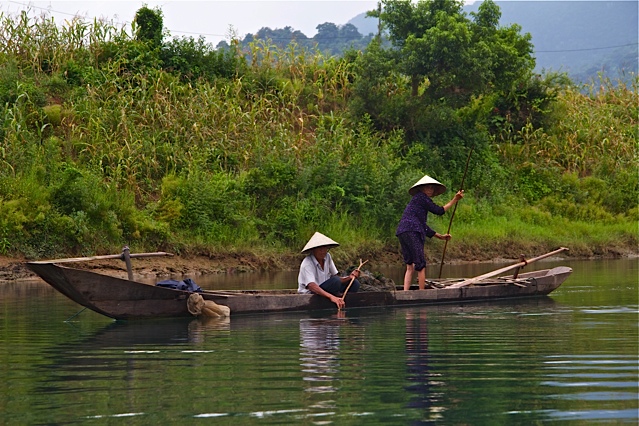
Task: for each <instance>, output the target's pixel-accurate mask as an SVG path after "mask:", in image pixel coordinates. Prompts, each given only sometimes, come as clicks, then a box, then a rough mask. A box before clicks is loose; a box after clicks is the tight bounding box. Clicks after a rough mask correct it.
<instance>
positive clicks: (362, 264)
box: [342, 259, 368, 300]
mask: <svg viewBox="0 0 639 426" xmlns="http://www.w3.org/2000/svg"><path fill="white" fill-rule="evenodd" d="M366 262H368V259H367V260H365V261H363V262H362V259H360V260H359V266H358V267H357V269H355V270H356V271H359V270H360V269H361V268H362V266H364V264H365V263H366ZM353 281H355V277H353V278H351V282H350V283H348V287H346V290H344V294H343V295H342V300H344V298H345V297H346V293H348V290H349V289H350V288H351V285H353Z"/></svg>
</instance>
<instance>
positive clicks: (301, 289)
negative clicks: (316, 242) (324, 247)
mask: <svg viewBox="0 0 639 426" xmlns="http://www.w3.org/2000/svg"><path fill="white" fill-rule="evenodd" d="M333 275H337V268H336V267H335V263H333V258H332V257H331V255H330V253H326V257H325V258H324V268H322V267H321V266H320V264H319V262H318V261H317V259H315V256H313V253H311V254H309V255H308V256H306V257H305V258H304V260H302V264H301V265H300V273H299V275H298V276H297V283H298V286H297V292H298V293H312V292H311V291H310V290H309V289H308V288H306V286H307V285H309V284H310V283H315V284H317V285H319V284H322V283H323V282H324V281H326V280H327V279H329V278H330V277H332V276H333Z"/></svg>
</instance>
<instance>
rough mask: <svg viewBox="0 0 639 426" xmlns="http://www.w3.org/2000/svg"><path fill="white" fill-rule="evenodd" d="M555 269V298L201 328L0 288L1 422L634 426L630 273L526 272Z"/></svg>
mask: <svg viewBox="0 0 639 426" xmlns="http://www.w3.org/2000/svg"><path fill="white" fill-rule="evenodd" d="M558 265H566V266H570V267H572V268H573V269H574V273H573V274H572V276H571V277H570V278H568V280H567V281H566V282H565V283H564V284H563V285H562V287H560V288H559V289H558V290H556V291H555V292H554V293H552V294H551V295H550V296H549V297H542V298H531V299H525V300H524V299H522V300H509V301H501V302H493V303H474V304H464V305H461V304H451V305H442V306H430V307H407V308H387V309H361V310H349V309H346V311H345V312H344V314H343V315H340V316H338V315H336V314H335V312H328V311H327V312H322V313H317V314H299V313H289V314H278V315H256V316H245V317H241V316H240V317H235V318H233V317H231V319H227V320H213V319H212V320H209V321H200V320H197V319H186V320H162V321H143V322H130V323H125V322H113V321H111V320H109V319H108V318H105V317H102V316H100V315H98V314H95V313H93V312H90V311H83V312H80V313H79V314H78V315H77V316H74V315H75V314H77V313H78V311H80V308H79V307H78V305H76V304H75V303H73V302H71V301H69V300H67V299H66V298H65V297H64V296H62V295H60V294H58V293H57V292H55V291H54V290H53V289H51V288H50V287H49V286H48V285H46V284H44V283H42V282H12V283H6V284H0V300H1V306H0V359H1V360H2V362H1V363H0V383H1V385H0V386H1V387H0V424H4V425H12V424H15V425H23V424H31V425H36V424H56V425H62V424H128V425H137V424H139V425H147V424H234V425H235V424H242V425H245V424H246V425H261V424H277V425H280V424H306V425H316V424H317V425H327V424H334V425H344V424H346V425H348V424H366V425H369V424H384V425H386V424H397V425H418V424H442V425H447V424H449V425H499V424H509V425H510V424H521V425H531V424H542V423H553V424H561V425H600V424H633V425H634V424H637V423H638V421H639V415H638V409H639V403H638V399H639V376H638V372H639V362H638V340H639V339H638V336H639V335H638V319H639V316H638V310H639V306H638V305H639V301H638V298H639V296H638V288H639V270H638V262H637V260H636V259H632V260H597V261H563V262H557V261H549V262H541V261H540V262H538V263H536V264H535V265H534V268H532V267H529V268H528V269H537V268H542V267H543V268H545V267H552V266H558ZM531 266H532V265H531ZM498 267H499V265H494V264H491V265H465V266H455V267H454V268H455V269H456V270H457V272H459V273H460V275H459V276H474V275H479V274H481V273H483V272H486V271H488V270H492V269H496V268H498ZM451 268H453V267H451ZM464 268H468V269H467V270H464ZM291 274H292V275H291ZM385 274H387V276H390V277H392V278H393V279H395V280H396V282H401V276H402V271H401V269H398V268H394V269H393V268H389V269H388V270H387V271H385ZM291 277H292V278H291ZM233 280H235V281H233ZM285 280H287V281H285ZM289 281H291V282H290V283H289V284H287V285H286V286H291V287H294V286H295V274H294V273H288V274H284V275H278V276H277V279H275V278H274V276H273V275H272V274H244V275H240V276H214V277H198V278H197V282H198V284H200V285H202V286H203V287H205V288H229V286H230V284H233V285H234V286H235V287H236V288H241V287H246V286H252V287H253V288H256V287H261V288H269V287H280V288H281V287H282V286H283V284H282V283H286V282H289Z"/></svg>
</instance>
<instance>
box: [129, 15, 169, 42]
mask: <svg viewBox="0 0 639 426" xmlns="http://www.w3.org/2000/svg"><path fill="white" fill-rule="evenodd" d="M135 23H136V24H137V29H136V34H135V37H136V40H138V41H143V42H146V43H148V44H149V46H150V47H152V48H159V47H160V46H161V45H162V38H163V36H162V30H163V23H164V18H163V16H162V10H160V9H157V8H156V9H149V8H148V7H146V6H144V7H141V8H140V9H138V11H137V12H136V13H135Z"/></svg>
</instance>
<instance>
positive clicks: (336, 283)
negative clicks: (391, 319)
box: [297, 232, 359, 309]
mask: <svg viewBox="0 0 639 426" xmlns="http://www.w3.org/2000/svg"><path fill="white" fill-rule="evenodd" d="M337 246H339V244H338V243H336V242H335V241H333V240H331V239H330V238H328V237H327V236H326V235H324V234H320V233H319V232H316V233H315V234H313V236H312V237H311V239H310V240H308V243H306V246H304V248H303V249H302V253H304V254H306V255H307V256H306V257H305V258H304V260H302V264H301V265H300V272H299V275H298V277H297V282H298V287H297V292H298V293H315V294H318V295H320V296H324V297H326V298H327V299H329V300H330V301H331V302H333V303H335V304H336V305H337V308H338V309H342V308H343V307H344V300H342V294H344V291H345V290H346V287H348V285H349V284H350V282H351V280H352V279H353V278H355V280H354V281H353V284H351V288H350V289H349V290H348V291H349V292H352V293H355V292H357V290H359V281H357V277H359V270H357V269H356V270H354V271H353V272H351V274H350V275H349V276H346V277H340V276H339V275H337V268H336V267H335V263H333V258H332V257H331V255H330V253H329V252H328V250H329V249H330V248H332V247H337Z"/></svg>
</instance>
